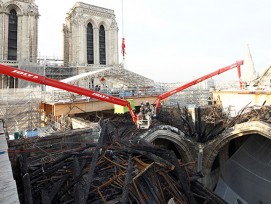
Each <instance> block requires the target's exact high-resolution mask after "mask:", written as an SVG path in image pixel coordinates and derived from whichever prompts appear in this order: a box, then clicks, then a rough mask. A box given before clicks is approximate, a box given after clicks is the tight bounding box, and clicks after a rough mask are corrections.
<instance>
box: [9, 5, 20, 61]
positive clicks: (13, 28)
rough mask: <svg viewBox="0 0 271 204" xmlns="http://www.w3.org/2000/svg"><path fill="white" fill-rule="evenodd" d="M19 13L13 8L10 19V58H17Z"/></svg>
mask: <svg viewBox="0 0 271 204" xmlns="http://www.w3.org/2000/svg"><path fill="white" fill-rule="evenodd" d="M17 34H18V15H17V12H16V10H15V9H11V10H10V13H9V19H8V60H17V38H18V36H17Z"/></svg>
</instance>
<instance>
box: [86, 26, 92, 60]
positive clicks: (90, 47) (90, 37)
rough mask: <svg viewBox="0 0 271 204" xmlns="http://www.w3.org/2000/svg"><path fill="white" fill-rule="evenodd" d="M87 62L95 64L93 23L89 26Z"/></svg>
mask: <svg viewBox="0 0 271 204" xmlns="http://www.w3.org/2000/svg"><path fill="white" fill-rule="evenodd" d="M87 61H88V64H94V51H93V26H92V24H91V23H89V24H88V26H87Z"/></svg>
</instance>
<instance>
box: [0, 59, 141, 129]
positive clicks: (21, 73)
mask: <svg viewBox="0 0 271 204" xmlns="http://www.w3.org/2000/svg"><path fill="white" fill-rule="evenodd" d="M0 74H5V75H8V76H12V77H15V78H19V79H23V80H26V81H31V82H34V83H37V84H44V85H48V86H52V87H55V88H59V89H62V90H66V91H70V92H73V93H77V94H80V95H84V96H88V97H91V98H95V99H98V100H101V101H106V102H109V103H113V104H117V105H120V106H127V108H128V109H129V111H130V114H131V116H132V119H133V121H134V123H135V124H136V123H137V118H136V115H135V114H134V112H133V109H132V107H131V104H130V103H129V101H127V100H122V99H120V98H117V97H114V96H110V95H106V94H103V93H100V92H95V91H91V90H89V89H85V88H81V87H78V86H74V85H71V84H67V83H64V82H60V81H58V80H55V79H51V78H48V77H45V76H42V75H39V74H35V73H32V72H28V71H25V70H21V69H16V68H13V67H9V66H5V65H2V64H0Z"/></svg>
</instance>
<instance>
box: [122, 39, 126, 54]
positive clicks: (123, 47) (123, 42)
mask: <svg viewBox="0 0 271 204" xmlns="http://www.w3.org/2000/svg"><path fill="white" fill-rule="evenodd" d="M121 53H122V56H123V57H124V55H125V54H126V52H125V38H122V44H121Z"/></svg>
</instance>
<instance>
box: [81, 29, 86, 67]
mask: <svg viewBox="0 0 271 204" xmlns="http://www.w3.org/2000/svg"><path fill="white" fill-rule="evenodd" d="M81 35H82V37H81V39H82V46H81V50H82V54H81V55H82V56H81V58H82V64H84V65H86V64H87V25H86V24H84V25H82V34H81Z"/></svg>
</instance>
